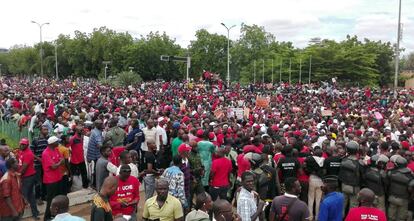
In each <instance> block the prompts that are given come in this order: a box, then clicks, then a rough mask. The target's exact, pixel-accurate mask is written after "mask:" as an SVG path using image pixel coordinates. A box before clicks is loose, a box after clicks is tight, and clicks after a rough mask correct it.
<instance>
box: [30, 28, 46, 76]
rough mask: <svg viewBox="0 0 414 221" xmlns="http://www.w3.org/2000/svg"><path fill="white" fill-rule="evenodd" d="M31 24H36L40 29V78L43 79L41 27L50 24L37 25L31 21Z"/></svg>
mask: <svg viewBox="0 0 414 221" xmlns="http://www.w3.org/2000/svg"><path fill="white" fill-rule="evenodd" d="M32 23H34V24H37V25H38V26H39V29H40V76H42V77H43V41H42V27H43V25H48V24H50V23H49V22H45V23H42V24H40V23H38V22H35V21H32Z"/></svg>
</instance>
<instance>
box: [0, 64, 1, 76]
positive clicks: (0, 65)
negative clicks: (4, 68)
mask: <svg viewBox="0 0 414 221" xmlns="http://www.w3.org/2000/svg"><path fill="white" fill-rule="evenodd" d="M0 77H1V64H0Z"/></svg>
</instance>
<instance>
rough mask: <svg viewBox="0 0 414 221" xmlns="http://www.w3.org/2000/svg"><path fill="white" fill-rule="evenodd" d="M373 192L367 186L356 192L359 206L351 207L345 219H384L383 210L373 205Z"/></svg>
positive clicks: (356, 220) (355, 220)
mask: <svg viewBox="0 0 414 221" xmlns="http://www.w3.org/2000/svg"><path fill="white" fill-rule="evenodd" d="M374 200H375V193H374V192H373V191H372V190H371V189H368V188H364V189H362V190H361V191H359V193H358V201H359V204H360V207H356V208H351V209H350V210H349V213H348V216H346V218H345V221H364V220H367V221H369V220H376V221H386V220H387V218H386V216H385V213H384V211H382V210H380V209H377V208H375V207H374Z"/></svg>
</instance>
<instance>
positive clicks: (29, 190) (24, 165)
mask: <svg viewBox="0 0 414 221" xmlns="http://www.w3.org/2000/svg"><path fill="white" fill-rule="evenodd" d="M19 144H20V151H19V152H18V154H17V157H18V160H19V172H20V174H21V178H22V193H23V196H24V198H25V199H26V200H27V202H29V204H30V209H31V210H32V217H33V218H34V219H35V220H37V219H39V218H38V216H39V210H37V204H36V197H35V195H34V191H33V188H34V186H35V184H36V170H35V168H34V154H33V152H32V150H31V149H30V148H29V140H28V139H27V138H22V139H21V140H20V142H19Z"/></svg>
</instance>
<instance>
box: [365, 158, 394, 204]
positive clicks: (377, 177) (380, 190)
mask: <svg viewBox="0 0 414 221" xmlns="http://www.w3.org/2000/svg"><path fill="white" fill-rule="evenodd" d="M388 160H389V159H388V157H386V156H385V155H374V156H372V157H371V163H370V165H369V167H368V168H367V169H366V170H365V174H364V178H365V183H366V187H368V188H370V189H371V190H372V191H374V193H375V195H376V198H377V200H376V201H377V202H376V206H377V208H378V209H380V210H382V211H384V212H385V188H386V180H387V173H386V172H385V170H384V169H385V166H386V164H387V163H388Z"/></svg>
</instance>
